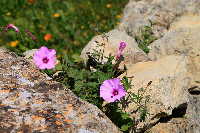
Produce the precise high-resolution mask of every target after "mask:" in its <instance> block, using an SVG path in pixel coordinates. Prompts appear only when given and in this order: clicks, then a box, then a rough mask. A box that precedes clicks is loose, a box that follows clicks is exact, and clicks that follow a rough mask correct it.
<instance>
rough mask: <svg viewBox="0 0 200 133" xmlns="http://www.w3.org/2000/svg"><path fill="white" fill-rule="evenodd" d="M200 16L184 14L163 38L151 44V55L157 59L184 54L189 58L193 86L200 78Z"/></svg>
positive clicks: (153, 58) (188, 65) (196, 84)
mask: <svg viewBox="0 0 200 133" xmlns="http://www.w3.org/2000/svg"><path fill="white" fill-rule="evenodd" d="M199 20H200V16H192V15H189V16H184V17H182V18H180V19H179V20H177V21H176V22H174V23H173V24H172V28H171V29H170V30H169V32H167V33H166V34H165V36H164V37H162V38H161V39H159V40H157V41H155V42H153V43H152V44H151V46H150V48H151V51H150V53H149V57H150V58H151V59H152V60H157V59H160V58H162V57H165V56H167V55H183V56H184V57H187V58H189V63H188V64H187V67H188V69H189V70H190V72H191V77H192V79H193V80H192V82H193V87H194V86H197V87H198V88H199V90H200V87H199V84H198V83H197V82H196V81H199V80H200V32H199V31H200V25H199Z"/></svg>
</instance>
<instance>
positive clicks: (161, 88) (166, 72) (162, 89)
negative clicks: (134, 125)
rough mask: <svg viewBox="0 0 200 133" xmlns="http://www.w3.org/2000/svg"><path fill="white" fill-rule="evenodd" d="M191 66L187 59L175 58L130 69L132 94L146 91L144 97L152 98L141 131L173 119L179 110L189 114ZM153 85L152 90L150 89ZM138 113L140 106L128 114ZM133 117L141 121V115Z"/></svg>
mask: <svg viewBox="0 0 200 133" xmlns="http://www.w3.org/2000/svg"><path fill="white" fill-rule="evenodd" d="M187 63H188V59H187V58H185V57H184V56H175V55H171V56H166V57H163V58H161V59H159V60H157V61H148V62H140V63H136V64H134V65H132V66H130V67H129V68H128V71H127V76H128V77H133V79H132V84H133V88H131V89H130V90H129V91H130V92H134V93H135V94H137V92H138V90H139V89H140V88H144V89H145V91H144V92H143V96H149V98H150V99H149V101H148V103H147V110H148V113H149V114H148V115H147V118H146V123H141V124H139V125H138V128H143V127H145V126H147V125H151V124H155V123H156V122H158V121H159V119H160V118H162V117H167V116H171V115H172V114H173V111H174V110H175V109H177V108H178V109H180V110H182V111H183V112H184V111H185V109H186V108H187V103H188V101H189V98H188V94H189V93H188V88H190V87H191V86H190V80H191V79H190V76H189V70H188V69H187ZM150 81H151V84H150V86H148V87H147V88H146V86H147V85H148V83H149V82H150ZM136 109H137V106H135V104H134V103H130V104H129V106H128V108H127V109H126V111H128V112H134V110H136ZM180 113H181V111H180ZM133 117H135V118H136V119H139V115H135V114H133ZM140 126H141V127H140ZM147 127H148V126H147Z"/></svg>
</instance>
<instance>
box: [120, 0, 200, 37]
mask: <svg viewBox="0 0 200 133" xmlns="http://www.w3.org/2000/svg"><path fill="white" fill-rule="evenodd" d="M199 13H200V1H199V0H130V1H129V3H128V4H127V5H126V7H125V10H124V16H123V18H122V21H121V24H120V25H119V27H118V29H120V30H122V31H126V32H127V33H128V34H129V35H131V36H135V34H137V33H138V32H139V29H140V28H142V27H144V26H147V25H148V26H150V25H151V24H152V25H153V32H154V34H155V35H156V36H157V37H161V36H163V35H164V34H165V33H166V32H167V31H168V29H169V27H170V24H171V23H172V22H174V21H175V20H176V19H177V18H178V17H180V16H182V15H185V14H199Z"/></svg>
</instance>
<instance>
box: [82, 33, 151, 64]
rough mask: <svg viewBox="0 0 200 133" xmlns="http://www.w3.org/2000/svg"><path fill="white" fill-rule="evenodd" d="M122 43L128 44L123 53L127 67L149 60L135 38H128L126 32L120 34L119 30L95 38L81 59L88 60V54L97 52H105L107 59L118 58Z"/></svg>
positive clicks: (83, 52)
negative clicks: (109, 57) (117, 54)
mask: <svg viewBox="0 0 200 133" xmlns="http://www.w3.org/2000/svg"><path fill="white" fill-rule="evenodd" d="M121 41H124V42H126V43H127V47H126V48H125V49H124V52H123V53H124V54H123V56H124V58H125V59H124V63H125V64H126V65H130V64H134V63H137V62H141V61H147V60H149V58H148V57H147V55H146V54H145V53H144V52H143V51H142V50H141V49H140V48H139V47H138V45H137V43H136V42H135V40H134V39H133V38H131V37H130V36H128V35H127V34H126V33H125V32H120V31H118V30H112V31H110V32H108V33H106V34H104V35H99V36H96V37H94V38H93V39H92V40H91V41H90V42H89V43H88V44H87V45H86V46H85V48H84V49H83V51H82V52H81V57H82V58H83V59H85V60H86V59H87V58H88V55H87V53H93V52H94V51H95V50H96V51H102V52H104V56H106V57H108V56H109V54H111V55H112V56H116V53H117V49H118V47H119V43H120V42H121ZM105 60H106V58H104V59H103V60H102V62H104V61H105Z"/></svg>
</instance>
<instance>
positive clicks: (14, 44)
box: [9, 40, 19, 47]
mask: <svg viewBox="0 0 200 133" xmlns="http://www.w3.org/2000/svg"><path fill="white" fill-rule="evenodd" d="M18 43H19V41H18V40H16V41H11V42H10V43H9V46H11V47H16V46H17V44H18Z"/></svg>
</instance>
